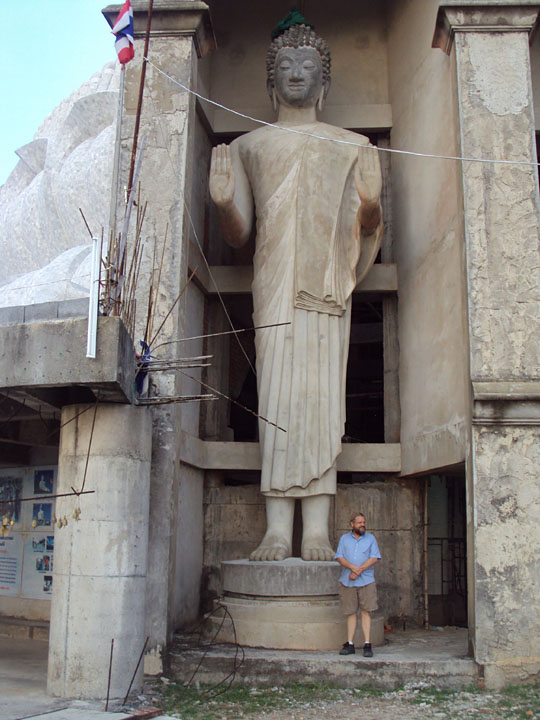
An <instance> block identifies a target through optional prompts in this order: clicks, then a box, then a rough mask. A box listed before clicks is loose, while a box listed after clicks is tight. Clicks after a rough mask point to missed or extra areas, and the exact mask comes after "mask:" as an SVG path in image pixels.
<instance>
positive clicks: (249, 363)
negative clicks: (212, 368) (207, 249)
mask: <svg viewBox="0 0 540 720" xmlns="http://www.w3.org/2000/svg"><path fill="white" fill-rule="evenodd" d="M145 59H146V58H145ZM147 62H150V61H149V60H147ZM150 64H152V63H150ZM147 94H148V95H149V97H150V101H151V103H152V106H153V108H154V117H155V118H156V120H157V124H158V127H159V129H160V132H161V134H162V136H163V145H164V147H165V148H166V150H167V156H168V158H169V162H170V163H171V168H172V171H173V172H174V173H176V172H177V168H175V166H174V163H173V160H172V157H171V153H170V151H169V144H168V142H167V137H166V135H165V132H164V130H163V128H162V126H161V120H160V117H159V113H158V112H157V108H156V104H155V102H154V98H153V97H152V94H151V93H147ZM182 202H183V203H184V209H185V211H186V213H187V216H188V218H189V224H190V225H191V230H192V231H193V236H194V237H195V241H196V243H197V247H198V248H199V252H200V253H201V256H202V259H203V260H204V264H205V265H206V269H207V271H208V275H209V277H210V279H211V280H212V284H213V285H214V288H215V291H216V294H217V296H218V298H219V301H220V303H221V306H222V308H223V312H224V313H225V315H226V317H227V320H228V322H229V325H230V326H231V330H232V331H233V333H234V336H235V338H236V341H237V343H238V345H239V346H240V350H241V351H242V353H243V355H244V357H245V358H246V360H247V362H248V365H249V367H250V368H251V369H252V371H253V374H254V375H255V377H257V372H256V370H255V368H254V367H253V364H252V362H251V360H250V359H249V356H248V354H247V352H246V350H245V348H244V346H243V345H242V343H241V341H240V338H239V337H238V332H237V330H236V328H235V327H234V325H233V321H232V319H231V316H230V315H229V312H228V310H227V307H226V305H225V301H224V300H223V298H222V296H221V293H220V292H219V288H218V286H217V282H216V279H215V278H214V275H213V274H212V270H211V269H210V264H209V262H208V260H207V259H206V255H205V254H204V252H203V249H202V246H201V243H200V242H199V236H198V234H197V230H196V229H195V224H194V222H193V218H192V217H191V213H190V212H189V208H188V206H187V203H186V199H185V197H184V195H182Z"/></svg>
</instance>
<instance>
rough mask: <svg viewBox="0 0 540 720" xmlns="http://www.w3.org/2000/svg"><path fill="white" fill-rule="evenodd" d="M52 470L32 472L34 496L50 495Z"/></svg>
mask: <svg viewBox="0 0 540 720" xmlns="http://www.w3.org/2000/svg"><path fill="white" fill-rule="evenodd" d="M53 484H54V470H35V471H34V495H52V492H53Z"/></svg>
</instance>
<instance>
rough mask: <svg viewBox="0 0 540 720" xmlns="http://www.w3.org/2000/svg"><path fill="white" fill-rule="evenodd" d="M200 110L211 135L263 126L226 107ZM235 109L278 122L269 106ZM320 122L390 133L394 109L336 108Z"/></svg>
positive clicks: (385, 106) (203, 106)
mask: <svg viewBox="0 0 540 720" xmlns="http://www.w3.org/2000/svg"><path fill="white" fill-rule="evenodd" d="M199 108H200V110H201V111H202V113H203V115H204V117H205V119H206V121H207V123H208V125H209V126H210V128H211V130H212V132H213V133H214V134H216V135H220V134H224V135H231V134H235V133H244V132H250V131H251V130H256V129H257V128H258V127H261V125H260V123H257V122H254V121H253V120H249V119H248V118H247V117H240V116H239V115H235V114H234V113H231V112H229V111H227V110H225V109H223V108H219V107H214V106H210V105H209V104H208V103H204V102H202V103H199ZM233 109H234V110H236V111H237V112H241V113H242V114H243V115H247V116H248V117H252V118H255V119H256V120H263V121H264V122H267V123H273V122H274V121H275V117H274V112H273V110H272V108H271V107H270V104H269V103H268V104H266V105H264V106H262V105H261V106H258V107H235V108H233ZM320 120H321V121H322V122H327V123H329V124H330V125H337V126H339V127H345V128H350V129H351V130H358V129H362V130H364V131H368V130H373V131H383V130H389V129H390V128H391V127H392V106H391V105H388V104H382V103H381V104H379V105H333V106H328V107H326V108H325V109H324V110H323V112H322V113H321V115H320Z"/></svg>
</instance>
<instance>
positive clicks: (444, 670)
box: [0, 628, 476, 720]
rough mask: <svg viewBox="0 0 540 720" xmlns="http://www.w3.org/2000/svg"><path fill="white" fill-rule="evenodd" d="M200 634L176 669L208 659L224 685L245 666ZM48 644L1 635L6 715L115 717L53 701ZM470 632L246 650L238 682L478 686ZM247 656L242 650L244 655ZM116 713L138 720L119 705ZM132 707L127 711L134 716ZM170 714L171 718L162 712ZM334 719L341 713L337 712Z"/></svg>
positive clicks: (0, 702)
mask: <svg viewBox="0 0 540 720" xmlns="http://www.w3.org/2000/svg"><path fill="white" fill-rule="evenodd" d="M197 644H198V641H197V638H196V637H195V636H189V635H182V636H179V637H178V638H177V641H176V643H175V646H174V648H173V649H172V651H171V653H170V657H169V660H170V671H169V672H168V673H167V674H168V675H169V676H170V677H171V678H172V679H174V680H176V681H178V682H186V680H187V679H189V677H190V676H191V674H192V672H193V670H194V669H195V667H196V666H197V665H198V664H199V662H200V661H201V657H202V656H203V655H204V659H203V660H202V662H201V664H200V668H199V670H198V672H197V677H196V680H197V681H198V682H200V683H209V684H214V683H216V682H220V681H221V680H222V679H223V677H224V675H226V674H228V673H229V672H230V671H231V669H233V668H234V667H235V666H237V665H238V657H237V660H236V662H235V660H234V658H235V650H234V648H233V647H230V646H223V645H221V646H212V647H211V648H210V650H208V647H207V646H205V647H203V648H199V647H196V645H197ZM47 649H48V646H47V643H46V642H45V641H40V640H27V639H15V638H8V637H0V720H22V718H33V720H38V719H39V720H100V719H101V718H106V717H111V714H110V712H109V713H105V712H104V702H99V703H86V702H83V701H77V700H72V701H70V700H64V699H59V698H51V697H49V696H47V694H46V675H47ZM466 653H467V631H466V630H464V629H461V628H445V629H444V631H436V630H433V631H406V632H402V633H392V634H391V635H390V636H388V637H387V642H386V643H385V645H384V646H382V647H379V648H375V657H374V658H372V659H365V658H363V657H362V655H361V654H359V655H353V656H347V657H340V656H339V655H338V654H337V650H336V652H335V653H330V652H320V653H319V652H307V651H277V650H261V649H254V648H245V649H244V654H245V658H244V662H243V664H242V665H241V666H240V667H239V668H237V669H236V671H235V675H236V677H235V683H236V684H248V685H258V684H265V685H266V684H277V685H283V684H290V683H306V682H310V681H312V682H320V683H323V684H329V685H335V686H337V687H358V686H360V685H364V684H370V683H371V684H373V685H374V686H378V687H386V688H395V687H398V686H401V685H402V684H404V683H406V682H410V681H411V680H416V681H419V680H423V681H425V682H430V683H433V684H434V685H437V686H440V687H446V688H449V687H454V688H457V687H462V686H465V685H471V684H472V683H474V681H475V679H476V674H475V667H474V663H473V661H472V660H471V659H470V658H468V657H467V656H466ZM240 655H241V653H240ZM110 709H111V710H113V712H114V714H113V715H112V717H113V718H115V719H118V720H128V718H132V717H135V716H134V715H133V714H132V713H131V712H130V711H127V710H126V711H122V710H121V709H120V708H119V707H112V706H111V708H110ZM126 712H127V714H126ZM162 717H163V718H164V716H162ZM329 717H333V716H332V715H329Z"/></svg>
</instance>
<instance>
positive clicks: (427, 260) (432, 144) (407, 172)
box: [388, 0, 468, 474]
mask: <svg viewBox="0 0 540 720" xmlns="http://www.w3.org/2000/svg"><path fill="white" fill-rule="evenodd" d="M436 14H437V3H436V2H433V1H432V0H411V1H410V2H407V3H402V2H394V3H392V4H391V6H390V7H389V16H388V64H389V86H390V101H391V103H392V116H393V127H392V135H391V141H392V142H391V146H392V147H393V148H398V149H404V150H413V151H416V152H421V153H436V154H441V155H456V154H458V147H459V136H458V133H457V129H456V128H457V115H456V113H457V110H456V94H455V82H454V79H453V78H454V65H453V63H454V61H453V58H451V57H447V56H446V55H444V54H443V53H441V52H440V51H438V50H434V49H432V48H431V40H432V35H433V28H434V26H435V17H436ZM391 164H392V203H393V232H394V253H395V260H396V262H397V263H398V277H399V291H398V312H399V315H398V323H399V348H400V379H399V382H400V398H401V418H402V423H401V444H402V445H401V447H402V472H403V474H410V473H415V472H421V471H427V470H433V469H436V468H441V467H445V466H449V465H453V464H455V463H460V462H463V461H464V459H465V448H466V442H467V438H466V418H467V413H468V401H467V385H466V380H467V374H468V372H467V344H466V302H465V299H464V297H465V296H464V272H463V253H464V244H463V222H462V216H461V212H462V211H461V188H460V173H459V171H460V168H459V164H458V163H456V162H454V161H448V160H435V159H427V158H414V157H406V156H400V155H393V156H392V159H391ZM450 388H451V392H449V389H450Z"/></svg>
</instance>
